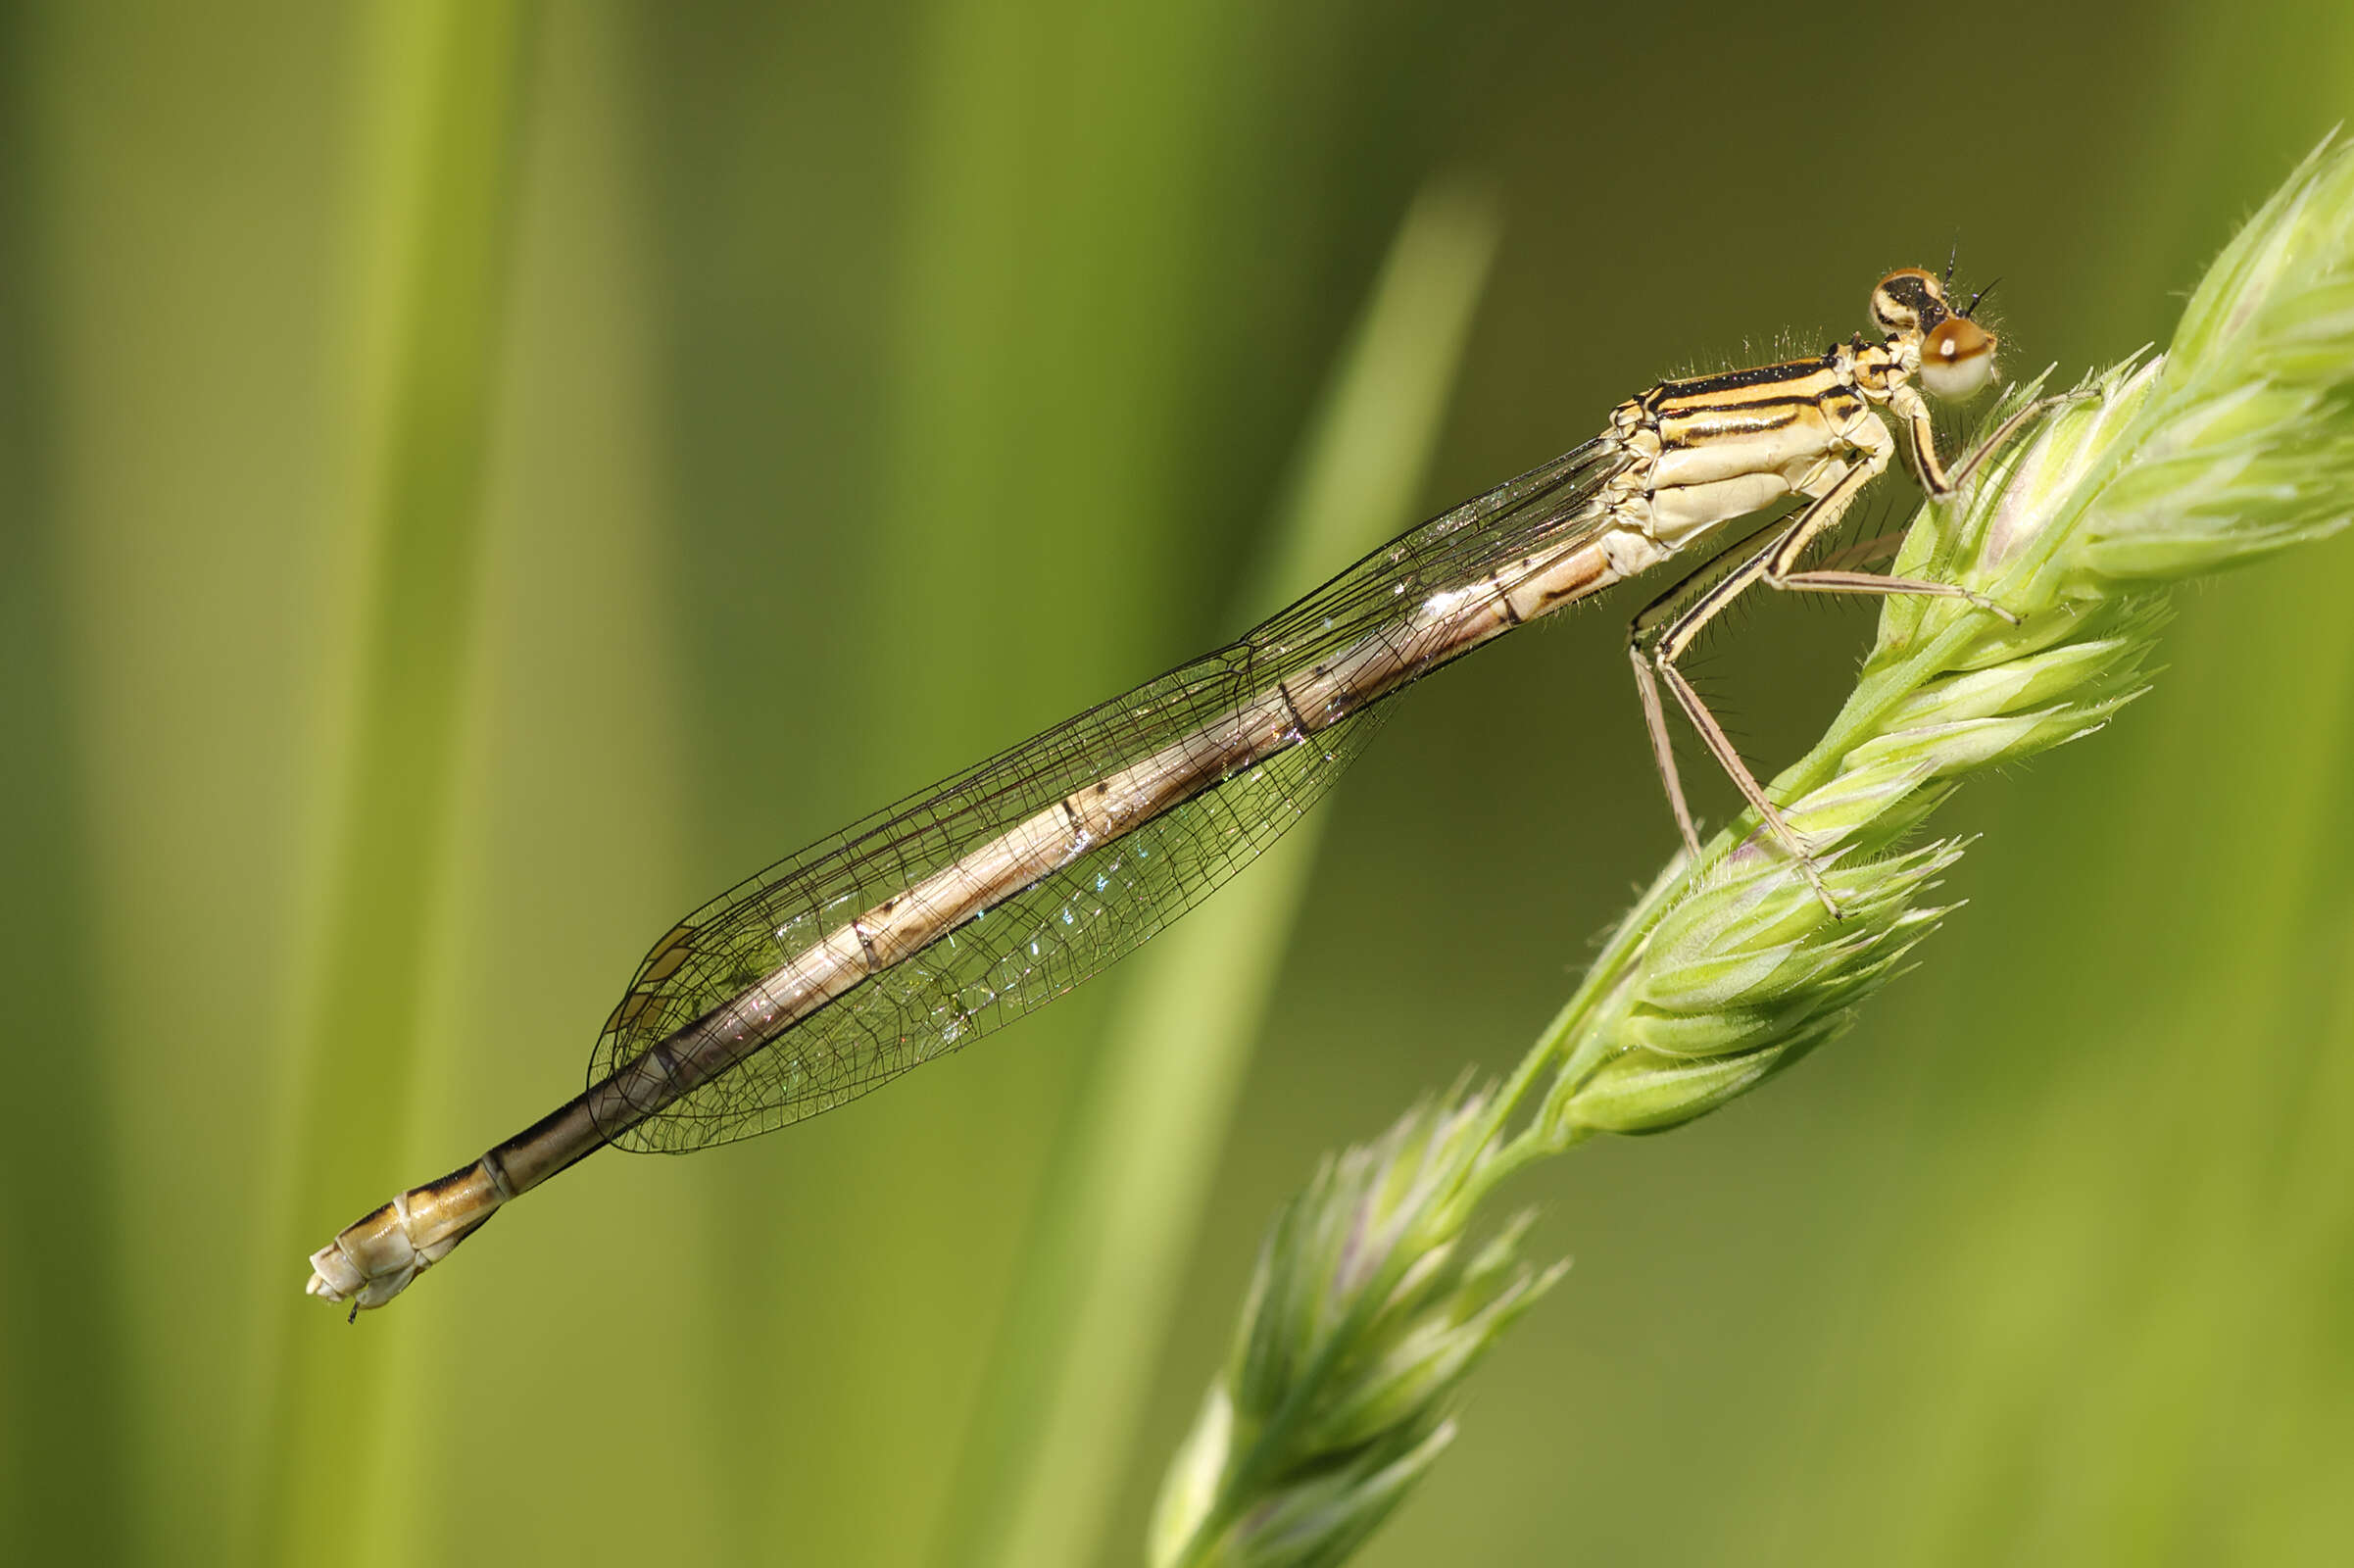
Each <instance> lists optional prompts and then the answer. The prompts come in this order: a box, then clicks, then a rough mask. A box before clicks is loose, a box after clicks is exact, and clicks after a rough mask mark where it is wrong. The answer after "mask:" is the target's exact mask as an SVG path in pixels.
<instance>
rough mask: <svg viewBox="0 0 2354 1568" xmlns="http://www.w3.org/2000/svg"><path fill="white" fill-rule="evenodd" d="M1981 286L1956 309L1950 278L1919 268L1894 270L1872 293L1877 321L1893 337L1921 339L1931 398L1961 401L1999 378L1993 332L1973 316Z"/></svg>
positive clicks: (1924, 381) (1983, 294) (1923, 382)
mask: <svg viewBox="0 0 2354 1568" xmlns="http://www.w3.org/2000/svg"><path fill="white" fill-rule="evenodd" d="M1984 298H1986V290H1985V289H1981V290H1979V293H1978V299H1973V300H1972V301H1971V302H1970V305H1969V307H1968V309H1965V310H1962V311H1959V312H1957V311H1955V310H1954V308H1953V306H1952V305H1951V303H1949V302H1948V300H1947V299H1946V296H1945V282H1944V280H1943V279H1942V278H1939V277H1938V276H1937V274H1936V273H1934V272H1929V271H1924V270H1922V269H1920V268H1918V267H1907V268H1904V269H1903V270H1899V271H1894V272H1890V273H1889V274H1888V276H1886V277H1884V278H1882V279H1881V280H1880V286H1879V287H1878V288H1876V289H1874V290H1873V291H1872V320H1873V323H1874V324H1875V325H1877V326H1878V327H1879V328H1880V329H1881V330H1882V331H1884V332H1886V333H1888V335H1889V336H1890V337H1906V336H1917V337H1918V338H1919V339H1920V342H1921V385H1922V387H1923V389H1924V390H1926V391H1927V392H1928V393H1929V395H1930V396H1931V397H1935V398H1950V399H1954V400H1956V401H1958V400H1960V399H1963V398H1970V397H1975V396H1977V395H1978V394H1979V393H1980V392H1982V391H1984V390H1985V389H1986V386H1987V385H1988V384H1989V383H1990V382H1992V381H1993V380H1994V349H1995V345H1996V339H1995V336H1994V334H1993V333H1991V332H1989V331H1987V330H1986V328H1985V327H1983V326H1981V325H1979V323H1978V322H1976V321H1974V320H1972V319H1970V313H1971V311H1975V310H1977V309H1978V301H1979V300H1981V299H1984Z"/></svg>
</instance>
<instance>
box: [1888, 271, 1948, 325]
mask: <svg viewBox="0 0 2354 1568" xmlns="http://www.w3.org/2000/svg"><path fill="white" fill-rule="evenodd" d="M1944 315H1945V291H1944V289H1943V288H1941V287H1940V286H1939V285H1938V283H1937V278H1936V277H1935V276H1934V275H1932V274H1931V273H1928V272H1924V271H1923V270H1921V269H1919V268H1918V267H1908V268H1905V269H1904V270H1902V271H1897V272H1890V273H1889V274H1888V276H1886V277H1884V278H1882V279H1881V280H1880V286H1879V287H1878V288H1876V289H1874V290H1873V291H1872V324H1873V325H1875V326H1877V327H1879V328H1880V329H1881V330H1882V331H1883V332H1887V333H1889V334H1891V335H1893V334H1895V333H1898V332H1910V331H1918V330H1920V328H1921V325H1922V323H1923V322H1924V321H1935V320H1939V319H1943V317H1944Z"/></svg>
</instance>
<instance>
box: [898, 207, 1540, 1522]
mask: <svg viewBox="0 0 2354 1568" xmlns="http://www.w3.org/2000/svg"><path fill="white" fill-rule="evenodd" d="M1495 245H1496V215H1495V212H1494V209H1493V207H1492V205H1491V204H1490V203H1489V202H1488V201H1487V200H1486V199H1485V198H1484V197H1483V196H1481V195H1480V194H1478V193H1476V192H1474V191H1472V190H1469V189H1467V188H1465V187H1463V186H1461V185H1444V186H1437V187H1433V188H1432V189H1430V190H1427V191H1426V192H1425V193H1424V194H1423V196H1422V197H1421V198H1420V199H1419V200H1418V201H1417V202H1416V203H1415V204H1414V206H1413V208H1412V210H1411V211H1410V212H1409V213H1408V215H1407V217H1406V220H1405V221H1404V224H1403V225H1402V227H1401V228H1400V229H1399V232H1398V238H1397V241H1396V242H1395V244H1394V246H1393V248H1392V251H1391V254H1390V257H1389V259H1388V262H1387V264H1386V265H1385V267H1384V269H1383V270H1382V274H1381V277H1380V279H1379V282H1378V284H1377V286H1376V288H1375V291H1374V295H1373V299H1372V301H1371V303H1370V304H1369V306H1368V307H1367V310H1366V313H1365V315H1364V317H1363V318H1362V319H1361V320H1360V321H1359V323H1358V325H1357V328H1356V331H1355V334H1354V337H1353V340H1352V342H1351V343H1350V345H1349V350H1348V353H1347V356H1346V358H1345V359H1344V360H1343V362H1342V364H1341V366H1340V368H1339V369H1338V372H1337V374H1336V375H1335V377H1334V380H1333V383H1332V385H1331V388H1330V389H1329V391H1328V392H1327V394H1326V396H1325V400H1324V405H1323V408H1322V410H1321V412H1320V413H1319V415H1318V417H1317V421H1316V425H1315V428H1314V430H1313V431H1312V432H1311V434H1310V436H1309V438H1308V440H1307V442H1306V443H1305V445H1304V446H1303V448H1302V450H1301V453H1300V460H1299V462H1298V464H1297V466H1296V468H1295V473H1294V479H1293V483H1292V485H1291V487H1290V490H1289V493H1288V495H1287V498H1286V500H1285V503H1284V504H1283V506H1282V507H1281V509H1280V511H1279V513H1278V521H1277V524H1276V526H1275V528H1274V530H1273V538H1272V540H1271V545H1272V548H1270V549H1269V550H1268V551H1267V552H1266V553H1265V558H1264V560H1263V561H1262V562H1261V563H1260V565H1259V568H1258V569H1257V570H1255V571H1254V572H1253V573H1252V576H1251V582H1250V584H1249V585H1248V587H1247V588H1246V590H1245V594H1244V600H1245V602H1244V603H1243V604H1242V605H1240V606H1238V607H1237V612H1236V613H1235V615H1234V616H1233V617H1231V618H1232V619H1233V620H1234V621H1236V622H1237V623H1241V622H1246V621H1249V620H1252V619H1255V618H1256V617H1257V616H1259V615H1260V614H1263V613H1265V612H1266V611H1267V610H1268V609H1270V608H1272V607H1274V606H1276V605H1279V604H1281V603H1282V602H1283V601H1284V600H1286V599H1288V598H1290V597H1292V596H1294V595H1296V594H1298V593H1300V592H1301V591H1303V590H1304V589H1306V588H1307V587H1309V586H1311V585H1312V584H1313V583H1315V582H1316V581H1317V580H1318V579H1320V578H1321V577H1323V576H1325V575H1328V574H1329V573H1331V572H1333V571H1335V570H1338V569H1339V568H1340V567H1341V566H1342V565H1344V564H1347V563H1348V562H1349V561H1350V560H1353V559H1354V558H1355V557H1357V556H1358V555H1361V554H1362V553H1363V552H1365V551H1366V550H1369V549H1371V548H1372V547H1373V546H1375V545H1377V544H1379V543H1380V542H1381V541H1382V540H1384V539H1386V538H1389V537H1390V536H1392V535H1393V534H1395V533H1397V532H1398V531H1399V530H1400V529H1402V528H1403V527H1404V526H1405V525H1406V524H1407V523H1408V522H1410V521H1411V520H1412V513H1413V508H1414V505H1415V503H1416V501H1417V500H1418V499H1419V496H1420V493H1421V490H1422V483H1423V476H1424V473H1425V470H1426V468H1427V466H1428V464H1429V460H1430V455H1431V451H1432V449H1433V447H1434V446H1435V445H1436V443H1437V440H1438V435H1439V430H1440V424H1441V418H1442V416H1443V414H1444V411H1445V408H1446V405H1447V392H1448V389H1449V388H1450V387H1451V385H1452V384H1453V381H1454V378H1455V373H1456V368H1457V366H1458V364H1459V363H1460V361H1461V358H1462V352H1463V344H1464V340H1465V338H1466V336H1467V334H1468V332H1469V329H1470V324H1471V319H1472V313H1473V308H1474V306H1475V305H1476V303H1477V301H1478V299H1479V295H1480V290H1481V287H1482V285H1483V283H1484V281H1485V279H1486V276H1487V272H1488V266H1489V262H1490V259H1491V258H1492V256H1493V254H1494V251H1495ZM1325 820H1326V818H1325V816H1324V815H1321V814H1319V815H1316V816H1313V817H1311V818H1310V819H1309V820H1308V821H1306V822H1304V823H1302V824H1301V825H1300V826H1299V827H1297V828H1295V829H1294V830H1293V831H1292V833H1291V834H1290V835H1289V836H1288V837H1287V838H1286V839H1285V840H1284V841H1283V842H1282V843H1280V844H1279V845H1277V846H1276V847H1275V848H1274V849H1273V850H1271V851H1270V852H1269V853H1268V854H1267V855H1266V856H1264V857H1263V858H1261V859H1260V861H1259V862H1258V863H1257V864H1255V865H1253V866H1252V867H1251V871H1250V873H1249V874H1248V875H1247V876H1245V877H1243V878H1241V879H1240V880H1239V881H1238V882H1237V883H1236V885H1235V886H1233V887H1232V888H1229V889H1227V890H1225V892H1224V893H1222V894H1221V896H1220V897H1219V898H1218V899H1217V900H1216V901H1215V902H1214V903H1212V904H1210V905H1209V906H1208V907H1205V908H1203V909H1202V910H1200V911H1198V912H1197V913H1196V914H1194V915H1193V916H1192V917H1191V918H1190V919H1188V920H1185V921H1183V922H1182V923H1180V924H1179V925H1177V926H1176V927H1175V928H1174V929H1173V930H1171V931H1169V932H1168V933H1166V934H1164V935H1163V936H1162V937H1161V938H1160V939H1159V940H1158V941H1157V942H1155V943H1154V944H1153V945H1152V948H1151V949H1149V950H1148V951H1146V952H1145V953H1143V954H1141V955H1139V956H1137V957H1136V958H1134V959H1133V960H1131V962H1130V963H1129V965H1128V967H1127V970H1126V973H1125V976H1124V979H1123V982H1122V984H1121V986H1120V988H1119V990H1118V992H1117V993H1116V996H1117V1001H1116V1002H1115V1004H1114V1005H1113V1008H1112V1011H1111V1015H1110V1016H1109V1017H1108V1019H1107V1020H1106V1023H1105V1027H1104V1029H1103V1040H1102V1044H1101V1045H1100V1047H1099V1048H1098V1051H1099V1055H1098V1056H1097V1058H1096V1060H1095V1061H1094V1063H1093V1064H1092V1070H1091V1073H1090V1075H1089V1077H1088V1078H1087V1080H1086V1081H1085V1084H1084V1087H1083V1089H1082V1091H1081V1095H1080V1099H1079V1101H1078V1103H1076V1105H1075V1106H1074V1107H1073V1109H1072V1112H1071V1114H1070V1118H1069V1120H1068V1122H1067V1123H1066V1126H1065V1129H1064V1131H1063V1134H1062V1136H1061V1139H1060V1141H1059V1144H1058V1146H1057V1148H1056V1149H1055V1151H1054V1155H1053V1159H1052V1163H1051V1165H1050V1167H1049V1172H1048V1176H1047V1180H1046V1183H1045V1186H1044V1189H1043V1192H1044V1196H1043V1198H1042V1201H1041V1204H1040V1208H1039V1210H1038V1212H1037V1214H1036V1216H1035V1222H1034V1228H1033V1231H1032V1234H1031V1238H1030V1241H1029V1243H1028V1247H1027V1256H1026V1257H1025V1258H1024V1260H1023V1262H1022V1265H1021V1267H1020V1268H1019V1270H1018V1271H1017V1274H1016V1280H1017V1283H1016V1285H1015V1289H1014V1294H1013V1298H1012V1300H1011V1302H1010V1303H1009V1305H1008V1308H1007V1311H1006V1314H1005V1330H1004V1333H1003V1337H1002V1339H1001V1341H1000V1344H999V1346H998V1349H997V1352H996V1357H995V1363H994V1366H993V1368H992V1371H991V1374H990V1379H989V1382H988V1384H987V1386H986V1387H985V1389H984V1391H983V1394H982V1398H981V1402H980V1405H979V1408H978V1410H977V1413H976V1416H975V1419H974V1422H973V1424H972V1426H971V1428H970V1436H969V1438H968V1440H967V1442H966V1443H965V1445H964V1448H963V1453H962V1456H961V1460H960V1470H959V1473H958V1476H957V1479H956V1486H955V1488H954V1489H953V1491H952V1492H951V1494H950V1502H949V1511H948V1514H947V1519H946V1526H945V1529H944V1532H943V1535H942V1537H941V1541H942V1549H941V1551H940V1552H939V1556H940V1558H941V1560H943V1561H945V1562H950V1563H956V1564H960V1565H972V1568H978V1565H983V1564H1004V1565H1006V1568H1013V1565H1020V1568H1054V1565H1059V1564H1065V1563H1079V1562H1087V1561H1092V1560H1094V1558H1095V1555H1096V1547H1097V1545H1098V1543H1099V1538H1100V1536H1101V1535H1102V1532H1103V1521H1104V1517H1105V1515H1106V1513H1107V1512H1108V1510H1109V1508H1110V1506H1111V1504H1112V1502H1113V1500H1114V1498H1115V1497H1116V1495H1117V1489H1118V1487H1119V1485H1120V1482H1121V1481H1122V1479H1123V1477H1124V1476H1125V1474H1126V1471H1127V1468H1128V1466H1127V1455H1128V1452H1129V1449H1130V1446H1131V1443H1132V1442H1133V1438H1134V1433H1135V1427H1136V1421H1137V1413H1138V1409H1139V1406H1140V1404H1141V1402H1142V1400H1143V1398H1144V1397H1145V1395H1146V1393H1147V1392H1148V1390H1149V1387H1150V1374H1151V1370H1152V1366H1153V1364H1154V1361H1155V1351H1156V1350H1157V1348H1158V1347H1159V1345H1160V1342H1161V1338H1162V1333H1163V1330H1164V1328H1165V1326H1166V1323H1167V1317H1168V1308H1169V1304H1170V1303H1171V1302H1172V1301H1173V1300H1174V1299H1175V1295H1176V1292H1175V1290H1174V1282H1175V1276H1176V1272H1177V1269H1178V1267H1179V1265H1180V1264H1181V1263H1182V1261H1183V1259H1184V1258H1185V1256H1186V1254H1187V1252H1188V1251H1189V1250H1190V1249H1191V1248H1192V1246H1193V1241H1194V1236H1195V1233H1196V1229H1197V1227H1198V1225H1199V1222H1200V1218H1201V1213H1202V1204H1203V1203H1204V1202H1205V1201H1206V1200H1207V1197H1208V1193H1209V1184H1210V1178H1211V1174H1212V1171H1213V1169H1214V1167H1215V1163H1216V1159H1217V1155H1218V1152H1219V1150H1220V1149H1221V1147H1222V1146H1223V1144H1224V1141H1225V1133H1226V1128H1227V1125H1228V1122H1229V1120H1230V1116H1231V1112H1232V1107H1233V1103H1234V1097H1235V1094H1236V1092H1237V1090H1238V1089H1239V1087H1240V1084H1241V1082H1242V1078H1243V1074H1244V1070H1245V1067H1246V1066H1247V1064H1248V1062H1249V1059H1250V1052H1251V1046H1252V1044H1253V1043H1254V1042H1255V1041H1256V1040H1257V1038H1258V1035H1259V1032H1260V1029H1261V1026H1262V1023H1263V1020H1264V1017H1265V1012H1266V1004H1267V1000H1268V998H1269V996H1270V994H1271V993H1272V991H1273V988H1274V983H1275V979H1276V976H1277V974H1278V972H1279V969H1280V962H1281V959H1282V956H1283V955H1284V952H1285V950H1286V947H1287V944H1288V939H1289V934H1290V931H1291V927H1292V924H1293V922H1294V920H1295V919H1296V918H1297V916H1298V914H1299V910H1300V901H1301V898H1302V896H1303V895H1304V893H1305V891H1306V886H1307V879H1308V873H1309V871H1310V869H1311V868H1312V867H1313V865H1314V862H1315V854H1316V846H1317V842H1318V840H1319V839H1320V838H1321V836H1322V832H1323V823H1324V821H1325Z"/></svg>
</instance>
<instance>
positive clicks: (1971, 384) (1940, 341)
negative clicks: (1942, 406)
mask: <svg viewBox="0 0 2354 1568" xmlns="http://www.w3.org/2000/svg"><path fill="white" fill-rule="evenodd" d="M1994 346H1995V337H1994V334H1993V333H1991V332H1989V331H1987V330H1986V328H1985V327H1983V326H1981V325H1979V324H1978V323H1977V322H1976V321H1972V320H1966V319H1963V318H1961V317H1958V316H1954V317H1948V318H1946V319H1944V320H1942V321H1939V322H1938V323H1937V325H1936V326H1934V327H1932V328H1930V331H1929V335H1928V336H1927V337H1925V338H1923V339H1922V340H1921V385H1922V386H1923V387H1925V388H1927V389H1928V392H1929V395H1930V396H1931V397H1934V398H1944V399H1947V400H1948V401H1951V402H1955V403H1959V402H1961V401H1963V400H1964V399H1966V398H1974V397H1976V396H1978V394H1979V393H1981V392H1983V391H1985V390H1986V387H1987V386H1988V385H1989V384H1990V383H1991V382H1992V381H1993V380H1994Z"/></svg>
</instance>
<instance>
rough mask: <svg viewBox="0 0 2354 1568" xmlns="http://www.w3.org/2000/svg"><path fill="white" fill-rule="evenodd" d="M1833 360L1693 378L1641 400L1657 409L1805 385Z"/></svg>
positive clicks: (1664, 385) (1662, 384)
mask: <svg viewBox="0 0 2354 1568" xmlns="http://www.w3.org/2000/svg"><path fill="white" fill-rule="evenodd" d="M1832 358H1833V357H1832V356H1831V355H1824V356H1822V357H1820V358H1817V359H1812V360H1786V361H1784V362H1783V363H1782V364H1780V365H1754V366H1751V367H1750V368H1747V369H1745V370H1726V371H1723V372H1721V373H1719V374H1716V375H1696V376H1692V377H1691V378H1690V379H1688V380H1682V381H1662V382H1660V383H1659V384H1658V385H1657V386H1655V387H1653V388H1652V389H1651V391H1650V394H1649V395H1648V396H1647V397H1645V398H1644V400H1643V401H1644V403H1645V404H1646V405H1649V406H1652V407H1656V406H1657V405H1658V404H1660V403H1662V402H1666V401H1668V400H1670V399H1676V400H1682V399H1687V398H1703V397H1709V396H1713V395H1717V394H1721V393H1726V392H1741V391H1745V390H1747V389H1748V388H1750V387H1770V386H1784V385H1787V384H1789V383H1790V382H1792V381H1804V380H1806V379H1808V378H1810V377H1812V376H1817V375H1821V374H1822V373H1823V372H1824V371H1826V370H1828V369H1831V368H1832Z"/></svg>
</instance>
